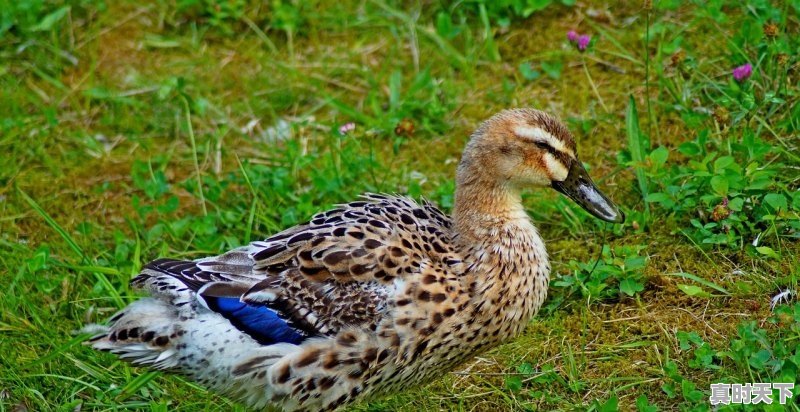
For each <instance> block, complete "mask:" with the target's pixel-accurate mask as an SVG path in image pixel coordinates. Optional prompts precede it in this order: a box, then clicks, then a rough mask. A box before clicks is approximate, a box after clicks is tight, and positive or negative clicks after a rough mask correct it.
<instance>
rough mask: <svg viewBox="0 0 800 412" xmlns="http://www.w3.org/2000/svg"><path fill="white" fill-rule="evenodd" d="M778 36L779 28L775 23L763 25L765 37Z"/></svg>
mask: <svg viewBox="0 0 800 412" xmlns="http://www.w3.org/2000/svg"><path fill="white" fill-rule="evenodd" d="M778 34H780V28H778V25H777V24H775V23H767V24H765V25H764V35H765V36H767V37H777V36H778Z"/></svg>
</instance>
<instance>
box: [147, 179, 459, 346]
mask: <svg viewBox="0 0 800 412" xmlns="http://www.w3.org/2000/svg"><path fill="white" fill-rule="evenodd" d="M450 228H451V221H450V219H449V218H448V217H447V216H446V215H444V214H443V213H442V212H441V211H439V210H438V209H437V208H436V207H435V206H433V205H432V204H430V203H428V202H423V203H422V204H420V203H417V202H415V201H414V200H412V199H410V198H406V197H400V196H391V195H382V194H367V195H365V196H364V197H363V200H361V201H357V202H352V203H349V204H346V205H340V206H338V207H336V208H334V209H332V210H329V211H326V212H323V213H319V214H317V215H315V216H314V217H313V218H312V219H311V220H310V221H309V222H308V223H306V224H303V225H299V226H295V227H293V228H290V229H287V230H285V231H283V232H280V233H278V234H276V235H274V236H272V237H270V238H268V239H266V240H264V241H257V242H253V243H251V244H250V245H248V246H245V247H242V248H239V249H235V250H232V251H230V252H227V253H225V254H223V255H220V256H215V257H211V258H205V259H200V260H197V261H180V260H171V259H159V260H156V261H153V262H151V263H150V264H148V265H147V266H146V267H145V268H144V270H143V271H142V273H141V274H140V275H139V276H137V277H136V278H135V279H134V280H133V282H132V283H133V284H134V285H136V286H140V287H144V288H145V289H147V290H149V291H150V293H151V294H154V295H157V296H158V295H160V296H164V297H166V298H168V299H171V301H172V304H173V305H175V306H179V307H180V306H184V305H187V304H190V303H193V302H198V303H200V304H201V305H202V306H205V307H206V308H208V309H210V310H212V311H214V312H217V313H220V314H222V315H223V316H225V317H226V318H227V319H229V320H230V321H231V323H232V324H233V325H234V326H236V327H237V328H238V329H240V330H242V331H244V332H246V333H248V334H249V335H250V336H252V337H253V338H254V339H256V340H257V341H259V342H261V343H263V344H271V343H277V342H288V343H299V342H301V341H302V340H304V339H305V338H307V337H310V336H333V335H335V334H336V333H338V331H340V330H341V329H343V328H346V327H359V328H369V329H372V330H375V329H377V326H378V324H379V322H380V321H381V319H383V317H384V316H385V314H386V311H387V310H389V309H391V307H392V306H393V305H394V304H395V302H394V298H395V296H396V295H397V293H398V290H399V289H403V288H404V286H405V283H406V282H407V281H408V280H409V279H411V278H414V277H424V276H426V272H430V271H431V270H434V269H431V268H436V269H435V270H436V271H437V272H438V273H439V274H441V273H443V272H445V273H447V272H452V273H453V275H454V276H455V275H457V274H459V273H460V271H462V270H463V268H462V262H461V258H460V256H459V254H458V253H457V252H456V251H455V250H454V249H453V247H452V232H451V229H450ZM413 280H416V279H413ZM420 280H422V279H420ZM422 281H423V282H424V281H425V280H422ZM430 298H431V299H435V297H430ZM190 306H191V305H190Z"/></svg>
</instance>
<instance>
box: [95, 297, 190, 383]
mask: <svg viewBox="0 0 800 412" xmlns="http://www.w3.org/2000/svg"><path fill="white" fill-rule="evenodd" d="M176 318H177V312H176V311H175V309H174V308H173V307H171V306H170V305H169V304H168V303H166V302H164V301H163V300H160V299H154V298H144V299H140V300H138V301H136V302H133V303H131V304H130V305H128V306H127V307H126V308H125V309H123V310H121V311H119V312H117V314H115V315H114V316H113V317H112V318H111V320H110V324H109V326H102V325H89V326H87V327H85V328H84V331H87V332H95V333H96V334H95V335H94V336H93V337H92V338H90V339H89V340H88V341H87V342H86V344H88V345H91V346H92V347H93V348H95V349H98V350H102V351H107V352H111V353H113V354H115V355H118V356H119V357H120V358H121V359H124V360H127V361H129V362H131V363H133V364H135V365H148V366H150V367H152V368H155V369H159V370H169V369H174V368H176V367H177V366H178V365H179V363H178V356H176V355H177V353H178V346H177V345H178V341H179V338H180V336H182V335H183V334H184V332H183V330H182V329H181V327H180V324H179V323H177V322H175V320H177V319H176Z"/></svg>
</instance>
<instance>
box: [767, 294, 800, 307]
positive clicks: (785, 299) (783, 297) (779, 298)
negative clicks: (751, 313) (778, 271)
mask: <svg viewBox="0 0 800 412" xmlns="http://www.w3.org/2000/svg"><path fill="white" fill-rule="evenodd" d="M795 295H797V292H795V291H794V290H792V289H786V290H784V291H781V292H780V293H778V294H777V295H775V296H773V297H772V299H771V300H770V303H769V310H775V307H776V306H778V304H780V303H789V301H790V300H791V299H792V298H794V297H795Z"/></svg>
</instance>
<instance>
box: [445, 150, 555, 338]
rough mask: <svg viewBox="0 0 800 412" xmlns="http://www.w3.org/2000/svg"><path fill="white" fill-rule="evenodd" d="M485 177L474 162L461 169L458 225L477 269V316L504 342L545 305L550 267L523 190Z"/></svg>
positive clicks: (463, 245)
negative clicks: (471, 168) (525, 201)
mask: <svg viewBox="0 0 800 412" xmlns="http://www.w3.org/2000/svg"><path fill="white" fill-rule="evenodd" d="M482 175H483V174H482V173H481V171H478V170H470V166H469V163H465V162H463V161H462V164H461V165H459V171H458V176H457V186H456V195H455V206H454V210H453V224H454V229H455V235H456V236H455V239H456V243H457V244H458V245H459V246H460V248H461V250H462V253H463V254H464V255H465V256H468V257H467V259H468V260H469V261H470V265H471V267H472V269H473V270H472V271H471V274H470V275H469V276H468V278H467V281H468V282H470V285H473V286H471V287H474V299H475V306H474V307H475V313H473V316H474V317H475V318H476V319H482V320H483V321H484V322H485V323H486V324H487V325H491V327H490V328H489V329H491V328H497V329H500V331H499V332H498V334H497V335H496V336H498V338H497V339H502V338H505V337H508V336H512V335H517V334H519V333H520V332H521V331H522V330H523V329H524V327H525V325H526V324H527V321H528V320H529V319H530V318H531V317H532V316H533V315H534V314H535V313H536V312H537V311H538V310H539V308H540V307H541V305H542V303H543V302H544V300H545V297H546V296H547V285H548V279H549V273H550V264H549V262H548V260H547V251H546V249H545V247H544V242H542V239H541V238H540V237H539V234H538V233H537V231H536V228H535V227H534V226H533V223H532V222H531V220H530V218H529V217H528V214H527V213H526V212H525V210H524V208H523V206H522V200H521V198H520V194H519V191H518V190H516V188H514V187H509V186H508V185H504V184H497V183H492V182H491V181H486V180H482V178H481V177H480V176H482ZM489 329H487V330H489ZM487 333H488V332H487Z"/></svg>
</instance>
